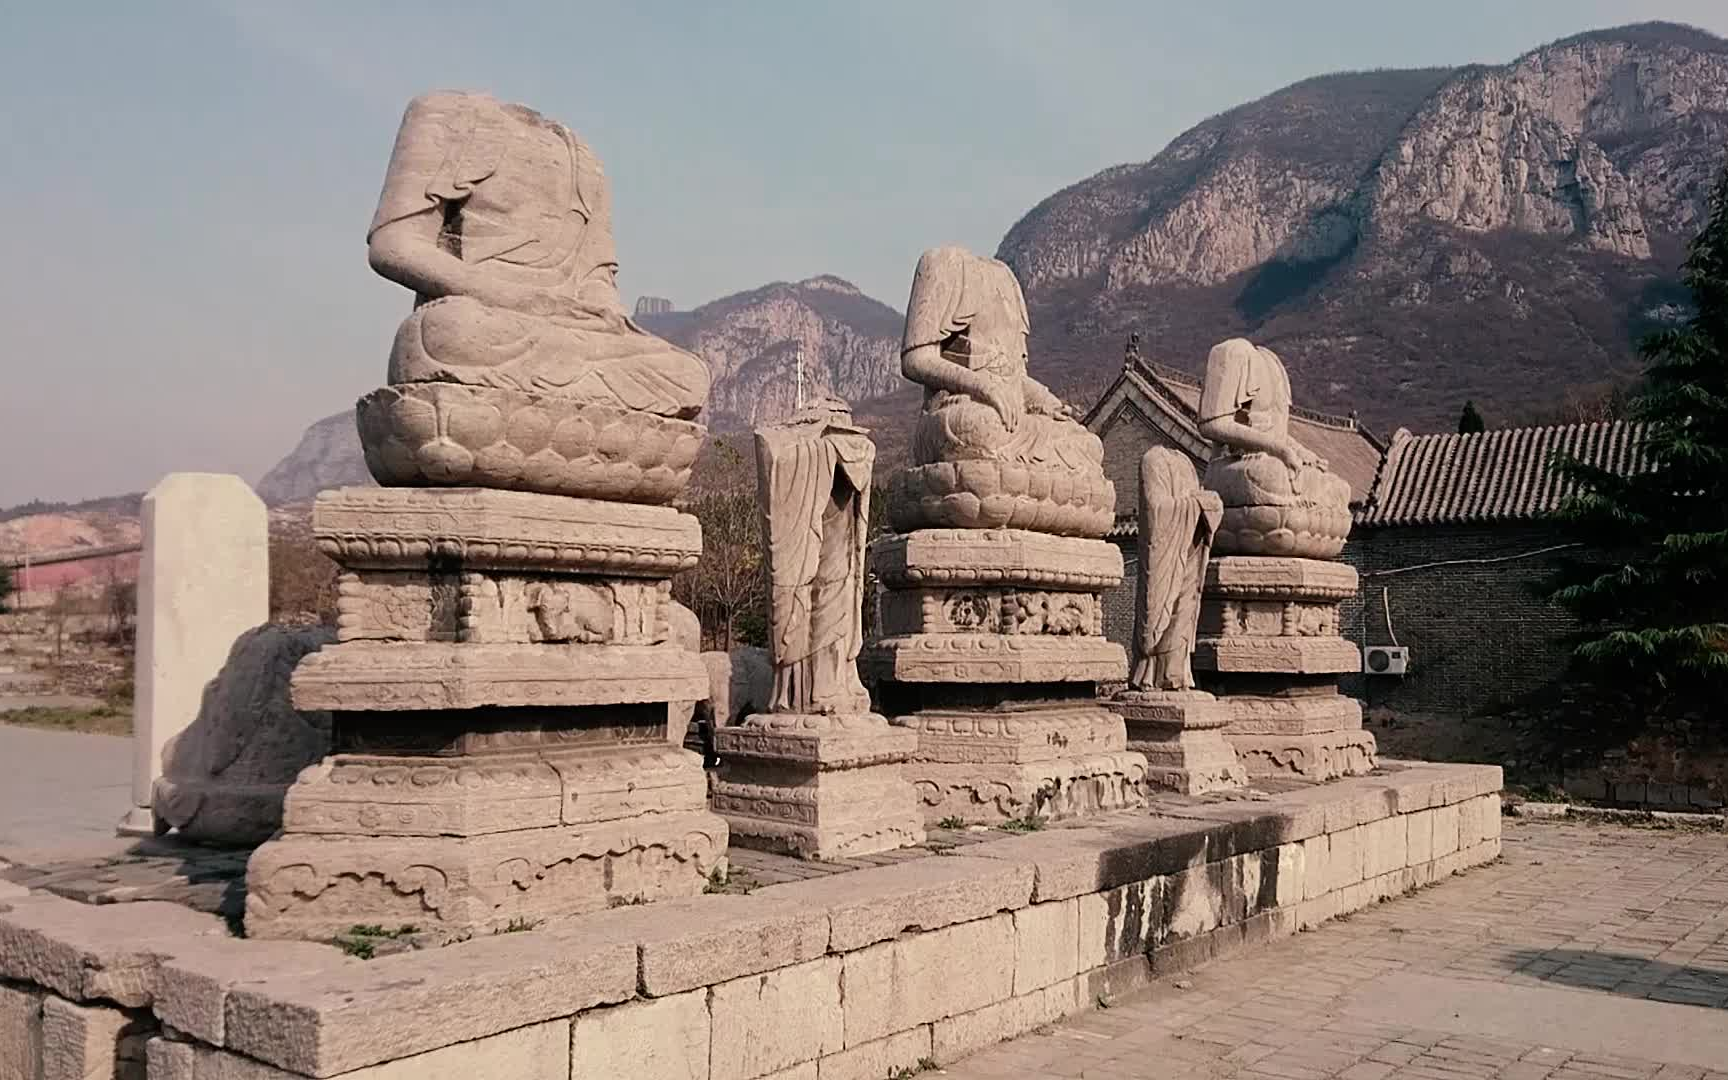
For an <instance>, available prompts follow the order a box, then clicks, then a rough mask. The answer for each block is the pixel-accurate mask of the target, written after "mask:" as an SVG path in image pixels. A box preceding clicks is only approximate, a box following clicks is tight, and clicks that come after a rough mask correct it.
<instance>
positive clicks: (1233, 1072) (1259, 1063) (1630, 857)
mask: <svg viewBox="0 0 1728 1080" xmlns="http://www.w3.org/2000/svg"><path fill="white" fill-rule="evenodd" d="M939 1074H940V1075H946V1076H949V1077H955V1078H964V1080H986V1078H991V1080H996V1078H1008V1077H1012V1078H1016V1080H1040V1078H1047V1077H1083V1078H1087V1080H1128V1078H1147V1077H1160V1078H1162V1077H1171V1078H1190V1077H1192V1078H1205V1080H1223V1078H1226V1077H1243V1078H1249V1080H1322V1078H1324V1077H1334V1076H1336V1077H1342V1078H1344V1080H1405V1078H1412V1080H1469V1078H1475V1077H1481V1078H1497V1080H1644V1078H1654V1080H1728V837H1724V835H1723V834H1722V833H1720V832H1709V833H1703V832H1699V833H1683V832H1658V831H1647V830H1640V829H1629V828H1623V827H1607V828H1601V827H1585V826H1579V825H1567V824H1522V823H1514V822H1513V821H1510V820H1509V821H1508V822H1507V823H1506V835H1505V844H1504V857H1503V859H1502V860H1501V862H1500V863H1498V864H1495V865H1493V866H1489V867H1485V868H1482V869H1479V870H1476V871H1473V872H1471V873H1469V874H1466V875H1463V876H1460V877H1456V878H1452V879H1451V880H1449V881H1447V882H1446V883H1444V884H1441V885H1439V886H1436V887H1434V888H1431V889H1427V890H1425V891H1423V892H1421V893H1419V894H1417V895H1416V896H1414V897H1409V898H1404V899H1399V900H1394V901H1391V902H1389V903H1386V904H1382V905H1380V906H1378V907H1375V908H1372V909H1370V910H1367V911H1364V912H1359V913H1357V914H1355V915H1353V916H1350V917H1348V918H1346V919H1343V920H1340V921H1339V922H1336V923H1333V924H1330V925H1328V926H1326V927H1323V928H1322V929H1319V930H1316V931H1314V932H1311V933H1307V934H1302V935H1299V936H1297V937H1295V938H1290V939H1286V940H1284V941H1281V942H1278V943H1275V944H1273V945H1271V946H1268V947H1264V948H1258V949H1253V950H1249V951H1247V952H1245V953H1242V954H1239V955H1237V956H1235V957H1232V958H1231V959H1228V960H1225V961H1220V962H1218V963H1216V964H1213V965H1211V966H1209V967H1206V968H1203V969H1201V970H1199V971H1197V972H1194V973H1192V974H1190V975H1188V976H1186V977H1183V978H1180V979H1176V980H1170V981H1164V982H1161V983H1159V984H1158V985H1157V986H1156V987H1155V988H1154V989H1152V990H1151V991H1149V992H1147V993H1145V994H1141V995H1137V996H1136V997H1134V998H1133V999H1130V1000H1123V1001H1119V1002H1113V1003H1110V1007H1109V1008H1104V1009H1098V1010H1096V1011H1094V1012H1091V1013H1087V1014H1085V1015H1082V1016H1080V1017H1077V1018H1075V1019H1073V1020H1071V1021H1069V1022H1067V1023H1064V1024H1061V1025H1057V1026H1055V1027H1052V1028H1050V1029H1048V1030H1046V1031H1043V1032H1039V1033H1035V1034H1032V1035H1028V1036H1026V1037H1024V1038H1021V1039H1016V1040H1014V1041H1012V1042H1008V1043H1004V1044H1002V1045H1001V1046H998V1047H995V1048H993V1049H991V1050H987V1051H984V1052H982V1053H980V1054H978V1055H976V1056H974V1057H972V1058H970V1059H968V1060H967V1061H965V1062H962V1063H960V1064H957V1065H953V1066H950V1067H948V1068H947V1069H945V1070H940V1071H939Z"/></svg>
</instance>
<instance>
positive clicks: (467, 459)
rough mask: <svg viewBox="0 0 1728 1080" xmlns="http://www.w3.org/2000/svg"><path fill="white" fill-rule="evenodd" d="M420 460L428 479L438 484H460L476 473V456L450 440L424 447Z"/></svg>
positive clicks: (441, 440) (437, 440)
mask: <svg viewBox="0 0 1728 1080" xmlns="http://www.w3.org/2000/svg"><path fill="white" fill-rule="evenodd" d="M418 458H419V461H420V469H421V471H422V472H424V473H425V474H426V477H427V479H429V480H432V481H434V482H437V483H445V484H454V483H460V482H461V481H462V480H465V479H466V478H467V477H468V475H469V474H470V473H472V472H473V471H474V455H473V454H472V453H470V452H469V451H468V450H466V449H465V448H463V447H461V446H458V445H457V444H455V443H454V442H451V441H450V440H449V439H435V440H433V441H432V442H429V443H427V444H426V445H425V446H422V447H421V448H420V453H419V455H418Z"/></svg>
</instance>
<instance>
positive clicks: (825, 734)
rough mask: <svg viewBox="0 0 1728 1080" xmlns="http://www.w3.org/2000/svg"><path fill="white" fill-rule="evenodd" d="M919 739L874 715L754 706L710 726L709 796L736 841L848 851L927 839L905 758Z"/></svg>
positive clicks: (804, 852)
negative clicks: (713, 757)
mask: <svg viewBox="0 0 1728 1080" xmlns="http://www.w3.org/2000/svg"><path fill="white" fill-rule="evenodd" d="M917 746H918V737H917V735H916V734H914V733H913V732H910V731H906V730H904V729H903V728H897V727H891V726H890V725H889V723H888V721H887V720H884V719H883V718H882V717H880V716H877V715H876V714H874V713H868V714H865V715H862V716H823V715H804V714H798V713H757V714H754V715H752V716H749V717H746V718H745V720H744V722H743V723H741V724H739V725H737V726H734V727H723V728H720V729H718V730H717V731H716V732H715V733H714V749H715V752H716V753H717V754H718V755H719V756H720V760H721V767H720V771H719V773H718V774H717V775H716V776H715V777H714V781H713V785H712V788H711V790H710V804H711V805H712V806H713V808H714V810H715V811H717V812H718V813H719V814H720V815H721V816H723V817H725V818H726V822H727V824H728V825H729V826H730V827H731V835H732V840H733V842H734V843H736V844H739V845H741V846H744V847H752V848H760V849H763V850H767V851H779V852H784V853H786V854H789V855H798V856H800V857H802V858H806V859H844V858H850V857H853V856H857V855H870V854H874V853H875V852H879V851H891V850H893V849H894V848H902V847H910V846H913V845H915V844H921V843H923V842H924V821H923V818H922V817H920V816H919V813H918V807H917V804H916V802H915V801H914V799H913V796H912V786H911V785H910V784H908V783H907V782H906V778H905V776H904V775H902V771H901V762H903V761H905V760H906V759H907V758H908V757H910V756H911V754H912V752H913V750H915V749H916V748H917Z"/></svg>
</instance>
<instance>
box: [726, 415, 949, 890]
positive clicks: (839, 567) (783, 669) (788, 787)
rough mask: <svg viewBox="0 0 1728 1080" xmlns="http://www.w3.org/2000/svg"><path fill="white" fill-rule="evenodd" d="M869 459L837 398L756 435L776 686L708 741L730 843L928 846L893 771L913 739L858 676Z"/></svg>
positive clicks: (844, 853)
mask: <svg viewBox="0 0 1728 1080" xmlns="http://www.w3.org/2000/svg"><path fill="white" fill-rule="evenodd" d="M875 460H876V448H875V446H874V445H873V444H872V443H871V442H870V438H869V435H868V434H867V433H866V432H865V431H864V429H862V428H859V427H857V426H855V425H854V424H853V423H852V414H851V411H850V410H849V409H848V408H847V406H846V404H845V403H844V402H841V401H837V400H827V401H822V402H818V403H817V404H816V405H814V406H813V407H811V408H809V409H806V410H804V411H802V412H800V413H799V414H798V415H797V416H794V417H793V418H792V420H791V421H789V422H788V423H785V424H778V425H773V426H769V427H764V428H760V429H758V430H757V432H756V465H757V499H758V501H759V503H760V505H761V509H762V520H763V542H764V545H765V547H766V549H767V553H768V577H769V586H770V597H771V606H770V611H769V646H770V648H769V652H770V656H771V659H772V663H773V668H774V687H773V693H772V697H771V706H770V710H769V712H767V713H757V714H753V715H751V716H748V717H746V718H745V719H744V721H743V722H742V723H741V724H738V725H736V726H731V727H724V728H720V729H718V730H717V731H716V732H715V747H716V751H717V752H718V753H719V755H720V757H721V760H722V762H723V763H724V764H723V767H722V769H721V772H720V775H719V777H718V778H717V779H716V781H715V784H714V793H713V802H714V806H715V808H716V809H717V810H718V811H720V813H722V814H723V815H724V816H725V817H726V818H727V821H728V824H729V825H730V826H731V835H732V838H733V839H734V841H736V842H738V843H742V844H751V845H754V846H758V847H767V848H771V849H777V850H783V851H790V852H794V853H796V854H800V855H804V856H807V857H811V858H844V857H848V856H852V855H864V854H869V853H871V852H875V851H885V850H887V849H890V848H895V847H903V846H906V845H908V844H916V843H920V842H922V840H923V839H924V830H923V826H922V822H921V820H920V817H919V814H918V811H917V807H916V805H915V803H914V801H913V797H912V788H911V786H910V785H909V784H908V783H907V782H906V780H905V778H904V777H903V776H902V775H901V770H900V765H899V763H900V762H901V761H904V760H905V759H906V757H907V756H908V755H909V754H910V753H911V752H912V749H913V748H914V747H915V746H916V744H917V739H916V737H915V736H913V735H912V733H910V732H908V731H905V730H902V729H899V728H892V727H890V726H889V725H888V722H887V721H886V720H885V719H884V718H882V717H881V716H879V715H877V714H875V713H872V712H871V711H870V697H869V695H868V694H867V693H866V692H865V690H864V685H863V683H862V682H860V681H859V678H858V652H859V649H860V648H861V647H862V646H863V640H864V638H863V601H864V595H863V589H864V542H865V534H866V531H867V528H868V525H869V520H870V478H871V472H872V468H873V466H874V464H875Z"/></svg>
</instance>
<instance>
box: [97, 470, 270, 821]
mask: <svg viewBox="0 0 1728 1080" xmlns="http://www.w3.org/2000/svg"><path fill="white" fill-rule="evenodd" d="M269 532H270V522H269V515H268V514H267V513H266V512H265V509H264V503H263V502H262V501H260V500H259V498H258V496H257V495H255V494H253V492H252V489H251V488H250V487H248V486H247V485H246V482H245V481H244V480H242V479H240V478H239V477H238V476H226V475H220V474H212V473H172V474H170V475H169V476H167V477H164V478H163V480H162V482H161V483H159V484H157V485H156V486H155V487H154V488H151V489H150V493H149V494H148V495H146V496H144V558H143V561H142V562H141V564H140V566H139V579H138V650H137V662H136V668H135V670H136V675H135V679H134V682H135V684H136V688H137V689H136V695H137V703H136V705H135V706H134V709H133V714H134V721H133V734H132V744H133V748H134V755H133V756H134V768H133V778H132V805H133V808H132V810H131V811H130V812H129V813H128V814H127V816H126V818H125V819H124V820H123V821H122V822H121V823H120V831H121V832H122V833H123V834H127V835H145V836H148V835H150V834H151V833H163V832H166V831H167V830H168V829H169V827H170V826H172V825H175V824H179V822H177V821H174V820H173V819H172V818H168V817H162V816H160V815H158V814H157V813H156V812H155V810H154V809H153V807H154V801H155V794H156V782H157V780H158V779H159V778H160V777H161V776H162V769H163V751H164V749H165V748H166V747H167V746H168V745H169V744H170V743H171V742H173V741H174V740H176V739H177V738H178V737H179V736H180V735H181V734H182V733H183V732H185V731H186V730H187V729H188V728H190V727H191V726H192V724H193V722H194V721H195V720H196V719H197V718H198V717H199V716H200V714H201V711H202V710H203V707H204V700H205V695H206V689H207V687H209V686H210V684H211V683H212V682H213V681H214V680H215V679H216V678H217V677H218V676H219V675H220V674H221V673H222V670H223V668H224V666H225V665H226V664H227V663H228V659H229V653H230V651H231V650H232V649H233V648H234V643H235V642H236V641H238V640H240V638H241V636H242V635H243V634H245V633H246V632H247V631H250V630H253V629H255V628H256V627H258V626H261V625H263V624H264V623H265V622H268V621H269V618H270V537H269ZM235 722H237V723H244V722H245V720H244V719H242V718H235ZM280 798H281V793H280V792H279V791H278V792H277V802H278V813H279V812H280V810H279V804H280Z"/></svg>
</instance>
